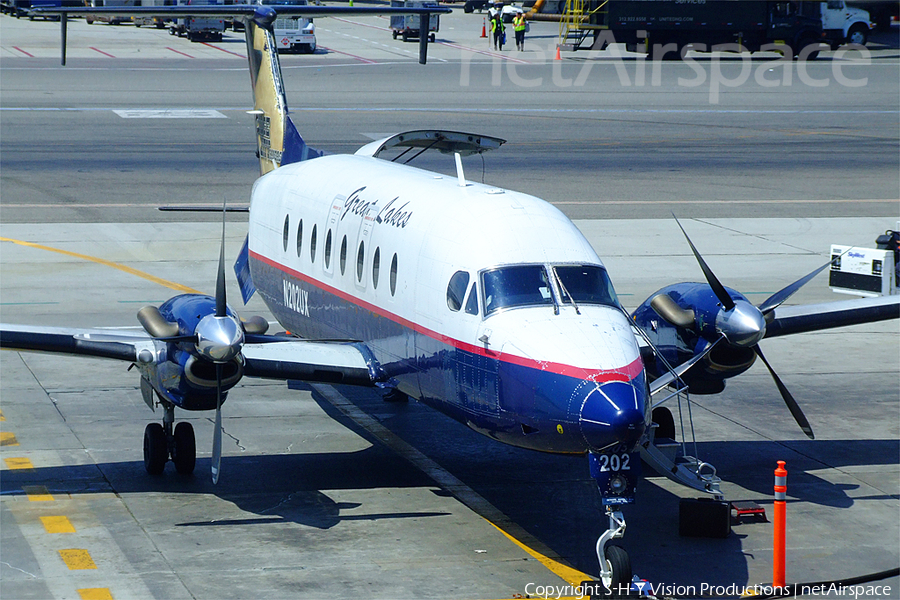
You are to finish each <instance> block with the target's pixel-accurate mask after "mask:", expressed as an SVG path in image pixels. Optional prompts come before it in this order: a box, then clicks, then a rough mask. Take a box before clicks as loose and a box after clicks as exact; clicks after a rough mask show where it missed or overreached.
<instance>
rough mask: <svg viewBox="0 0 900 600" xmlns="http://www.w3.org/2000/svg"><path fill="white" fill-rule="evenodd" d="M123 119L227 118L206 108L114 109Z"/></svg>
mask: <svg viewBox="0 0 900 600" xmlns="http://www.w3.org/2000/svg"><path fill="white" fill-rule="evenodd" d="M113 112H114V113H116V114H117V115H119V116H120V117H122V118H123V119H227V118H228V117H226V116H225V115H223V114H222V113H220V112H219V111H217V110H212V109H206V108H196V109H195V108H184V109H181V108H162V109H149V110H147V109H132V110H114V111H113Z"/></svg>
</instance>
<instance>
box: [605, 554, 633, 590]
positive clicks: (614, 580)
mask: <svg viewBox="0 0 900 600" xmlns="http://www.w3.org/2000/svg"><path fill="white" fill-rule="evenodd" d="M605 554H606V564H607V565H608V566H609V569H610V571H611V575H610V578H609V580H608V581H607V580H606V579H604V580H603V585H605V586H606V587H607V588H609V589H610V590H611V591H612V592H613V595H615V594H616V593H617V592H618V591H619V589H621V590H622V591H623V592H624V591H625V590H626V589H627V588H628V587H630V586H631V559H630V558H628V553H627V552H625V550H624V549H622V548H620V547H619V546H607V547H606V552H605Z"/></svg>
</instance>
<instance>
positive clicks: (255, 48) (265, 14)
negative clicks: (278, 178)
mask: <svg viewBox="0 0 900 600" xmlns="http://www.w3.org/2000/svg"><path fill="white" fill-rule="evenodd" d="M274 20H275V12H274V11H273V10H272V9H270V8H269V7H266V6H260V7H259V8H258V9H257V11H256V14H255V15H254V16H253V17H252V18H249V19H246V20H245V27H246V32H247V33H246V35H247V57H248V59H249V61H250V84H251V86H252V87H253V109H254V110H253V113H254V114H255V115H256V148H257V156H258V157H259V171H260V174H261V175H265V174H266V173H268V172H269V171H271V170H273V169H277V168H278V167H280V166H281V165H286V164H290V163H295V162H299V161H301V160H309V159H311V158H318V157H319V156H322V152H321V151H319V150H316V149H315V148H311V147H310V146H307V145H306V142H304V141H303V138H302V137H300V133H299V132H298V131H297V128H296V127H295V126H294V122H293V121H292V120H291V115H290V113H289V111H288V107H287V99H286V98H285V94H284V85H283V83H282V79H281V63H280V61H279V60H278V50H277V46H276V44H275V36H274V33H273V32H272V24H273V23H274Z"/></svg>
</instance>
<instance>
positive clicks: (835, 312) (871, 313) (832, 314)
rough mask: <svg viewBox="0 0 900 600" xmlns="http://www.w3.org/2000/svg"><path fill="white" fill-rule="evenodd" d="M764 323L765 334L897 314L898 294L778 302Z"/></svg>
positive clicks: (871, 320) (882, 318) (899, 313)
mask: <svg viewBox="0 0 900 600" xmlns="http://www.w3.org/2000/svg"><path fill="white" fill-rule="evenodd" d="M772 314H773V315H774V318H773V319H772V321H771V322H770V323H768V324H767V325H766V337H767V338H770V337H777V336H780V335H790V334H794V333H804V332H807V331H818V330H820V329H831V328H833V327H845V326H847V325H859V324H862V323H874V322H876V321H886V320H888V319H898V318H900V296H880V297H877V298H860V299H857V300H844V301H840V302H826V303H824V304H807V305H801V306H779V307H778V308H776V309H775V310H774V311H773V313H772Z"/></svg>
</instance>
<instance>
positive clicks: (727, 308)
mask: <svg viewBox="0 0 900 600" xmlns="http://www.w3.org/2000/svg"><path fill="white" fill-rule="evenodd" d="M672 217H673V218H675V222H676V223H678V227H679V228H680V229H681V232H682V233H683V234H684V237H685V239H687V242H688V244H689V245H690V247H691V250H692V251H693V253H694V256H695V257H696V258H697V262H698V263H700V269H701V270H702V271H703V275H704V276H705V277H706V281H707V283H709V287H710V288H712V291H713V293H714V294H715V295H716V298H717V299H718V300H719V303H720V304H721V305H722V311H721V312H720V314H719V316H718V317H716V328H717V330H718V331H719V332H720V334H721V337H720V338H719V339H722V338H724V339H725V340H726V341H727V342H728V343H730V344H733V345H736V346H741V347H744V348H752V349H753V351H754V352H755V353H756V355H757V356H758V357H759V358H760V360H762V362H763V364H764V365H765V366H766V368H767V369H768V370H769V375H771V376H772V380H773V381H774V382H775V386H776V387H777V388H778V391H779V393H780V394H781V398H782V400H784V403H785V405H786V406H787V408H788V410H789V411H790V412H791V415H793V417H794V420H795V421H796V422H797V425H799V426H800V429H802V430H803V433H805V434H806V436H807V437H808V438H809V439H811V440H812V439H815V435H814V434H813V430H812V427H811V426H810V424H809V420H808V419H807V418H806V415H805V414H803V410H802V409H801V408H800V405H799V404H798V403H797V401H796V400H795V399H794V397H793V396H792V395H791V393H790V391H788V389H787V386H785V385H784V382H782V381H781V378H780V377H779V376H778V374H777V373H775V370H774V369H773V368H772V365H770V364H769V361H768V360H766V357H765V356H764V355H763V352H762V349H761V348H760V347H759V342H760V340H762V339H763V338H764V337H765V335H766V315H768V314H770V313H771V312H772V311H774V310H775V309H776V308H777V307H778V306H780V305H781V304H782V303H783V302H784V301H785V300H787V299H788V298H790V297H791V296H792V295H793V294H794V293H795V292H796V291H797V290H799V289H800V288H801V287H803V286H804V285H806V284H807V283H808V282H809V281H810V280H811V279H812V278H813V277H815V276H816V275H818V274H819V273H820V272H822V271H823V270H824V269H825V268H827V267H828V266H829V265H831V261H828V262H827V263H825V264H824V265H823V266H821V267H819V268H818V269H816V270H815V271H813V272H812V273H810V274H808V275H806V276H804V277H801V278H800V279H798V280H797V281H795V282H794V283H792V284H790V285H789V286H787V287H785V288H784V289H781V290H779V291H777V292H775V293H774V294H772V296H770V297H769V298H768V299H767V300H765V301H764V302H763V303H762V304H760V305H759V306H758V307H757V306H753V305H752V304H750V303H749V302H746V301H744V300H738V301H735V300H734V299H733V298H731V296H730V295H729V294H728V291H727V290H726V289H725V286H723V285H722V283H721V282H720V281H719V279H718V278H717V277H716V275H715V273H713V271H712V269H710V268H709V265H707V264H706V261H705V260H703V257H702V256H700V252H698V251H697V248H696V247H695V246H694V244H693V242H691V238H690V237H689V236H688V234H687V232H686V231H685V230H684V227H682V226H681V223H680V222H679V221H678V218H677V217H675V215H674V214H673V215H672ZM716 341H718V340H716Z"/></svg>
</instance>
